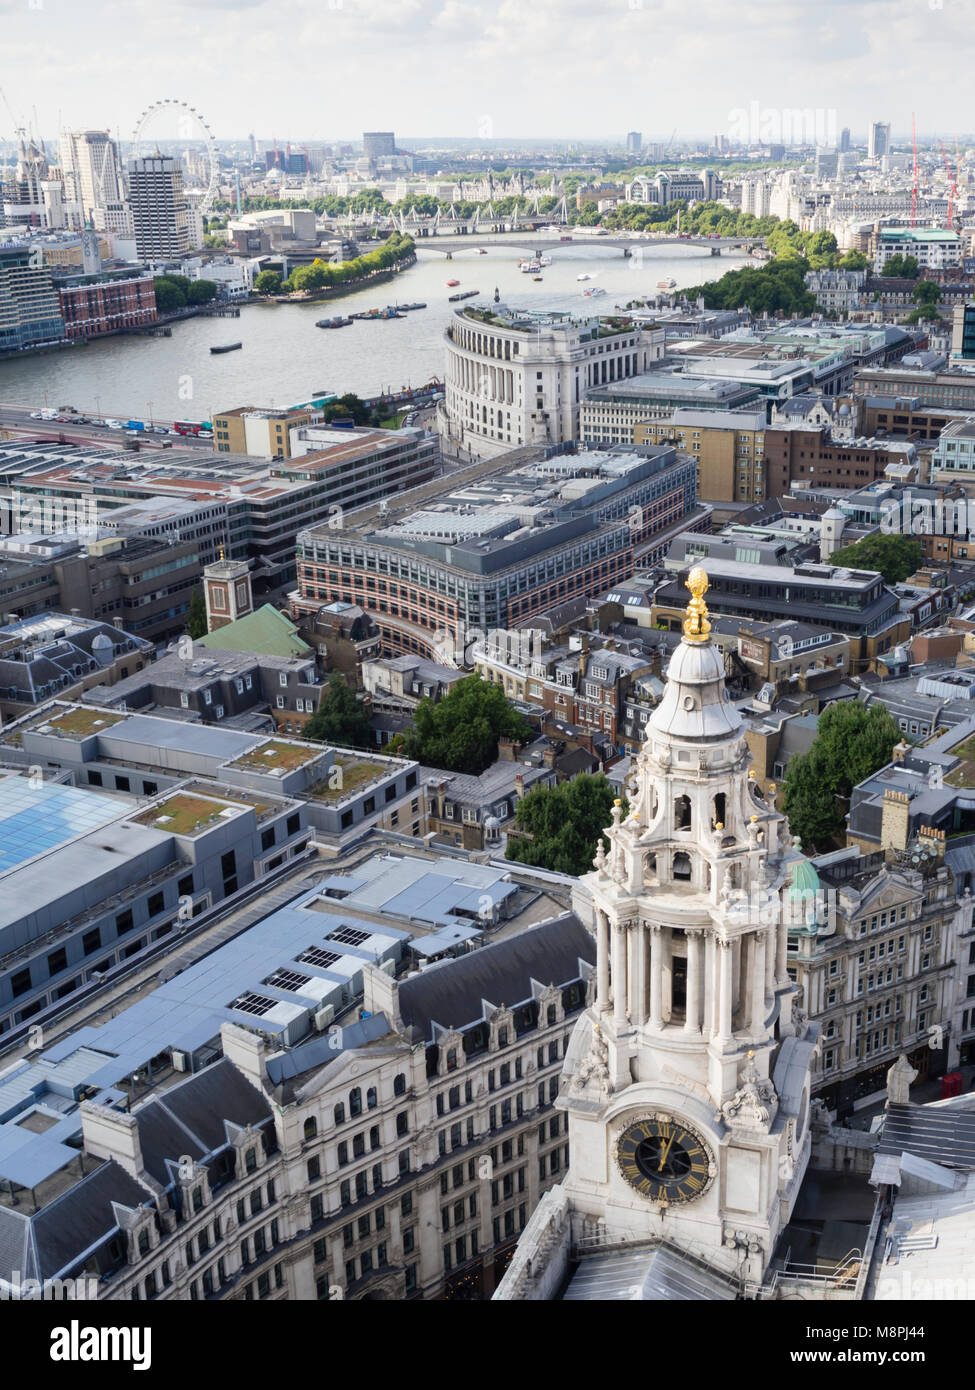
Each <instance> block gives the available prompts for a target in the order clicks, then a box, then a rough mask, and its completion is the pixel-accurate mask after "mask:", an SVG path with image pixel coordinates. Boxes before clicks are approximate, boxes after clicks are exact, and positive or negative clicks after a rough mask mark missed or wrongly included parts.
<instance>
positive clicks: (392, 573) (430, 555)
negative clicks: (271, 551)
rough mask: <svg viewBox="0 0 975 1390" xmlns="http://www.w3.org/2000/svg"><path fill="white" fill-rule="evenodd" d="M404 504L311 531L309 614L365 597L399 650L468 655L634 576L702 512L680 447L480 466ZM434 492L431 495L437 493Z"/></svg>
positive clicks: (301, 595)
mask: <svg viewBox="0 0 975 1390" xmlns="http://www.w3.org/2000/svg"><path fill="white" fill-rule="evenodd" d="M451 481H452V482H453V487H452V488H449V489H443V488H441V489H440V490H438V491H437V492H435V493H431V494H430V496H429V503H430V504H431V505H426V506H424V505H419V506H417V505H414V506H413V507H410V508H408V509H407V508H405V507H404V508H403V509H401V510H400V511H398V512H392V511H387V510H385V509H384V510H382V511H380V510H379V509H377V508H372V509H369V510H363V511H360V512H359V513H355V512H352V513H346V514H345V516H344V517H343V518H342V524H341V525H339V526H336V525H334V524H327V525H324V526H320V527H317V528H313V529H310V530H307V531H302V532H301V534H300V536H299V538H298V551H299V580H298V582H299V588H298V592H297V593H296V594H295V595H293V597H292V611H293V612H294V613H295V614H301V613H314V612H315V611H316V610H317V609H318V608H319V607H320V606H321V605H322V604H325V603H328V602H329V601H335V600H341V601H343V602H346V603H350V602H351V603H356V604H359V605H361V606H362V607H363V608H364V609H365V610H366V611H367V612H368V613H369V615H370V617H371V618H372V619H373V621H374V622H375V623H376V625H377V626H378V627H379V628H380V630H381V631H382V634H383V638H384V643H385V646H386V650H387V653H389V654H394V653H403V652H407V651H415V652H418V653H419V654H420V655H422V656H427V657H430V658H432V659H433V660H442V659H443V656H442V652H441V650H440V648H438V646H437V642H436V640H435V638H436V635H437V634H440V637H439V640H440V643H441V646H442V645H443V643H444V642H445V641H447V640H448V639H447V637H445V636H444V634H451V636H450V638H449V641H450V646H451V649H452V650H453V647H454V645H455V643H456V645H457V646H458V648H459V659H458V662H457V664H464V654H465V652H466V649H467V646H468V644H469V642H470V641H471V640H473V637H474V636H475V635H476V634H477V633H478V632H479V633H485V632H488V631H490V630H492V629H495V628H507V627H512V626H514V625H515V624H516V623H518V622H520V621H521V620H522V619H524V618H527V617H530V616H531V615H532V614H533V613H538V612H541V611H543V610H544V609H545V608H547V607H550V606H551V605H552V604H554V603H556V602H560V601H564V600H566V599H570V598H573V597H576V596H577V595H580V594H588V593H592V592H594V591H596V590H599V589H603V588H607V587H609V586H610V585H611V584H612V583H613V582H614V581H615V580H617V579H624V578H626V577H627V576H628V575H629V574H630V573H631V572H632V569H633V564H634V555H635V554H636V553H637V551H638V550H639V549H641V548H644V547H646V546H647V545H648V544H652V538H653V537H654V536H655V535H657V534H658V533H665V532H666V530H667V528H668V527H669V526H672V525H673V524H674V523H675V522H681V521H684V520H685V519H686V518H688V517H689V516H690V515H691V514H693V512H694V508H695V502H696V469H695V466H694V464H693V462H692V461H691V460H690V459H685V458H683V457H680V456H678V455H677V453H676V451H675V450H674V449H672V448H666V447H663V448H649V449H641V450H637V449H635V448H634V447H633V446H632V445H630V446H629V448H623V449H620V450H619V451H617V452H616V453H603V452H600V451H595V450H585V451H582V452H580V453H578V454H573V455H555V456H553V457H551V458H547V459H546V458H543V459H538V460H536V461H534V462H528V463H522V464H521V466H518V465H517V464H516V463H515V461H514V460H512V462H511V463H510V464H509V465H508V466H507V467H505V466H504V465H503V464H501V463H500V462H499V461H498V460H494V461H492V462H485V463H482V464H481V465H475V466H473V467H472V468H471V469H468V470H467V471H466V472H465V473H464V474H458V475H456V476H455V478H453V479H452V480H451ZM425 500H426V499H425Z"/></svg>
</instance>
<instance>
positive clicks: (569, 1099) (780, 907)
mask: <svg viewBox="0 0 975 1390" xmlns="http://www.w3.org/2000/svg"><path fill="white" fill-rule="evenodd" d="M687 587H688V588H689V589H690V591H691V594H692V598H691V602H690V604H689V605H688V608H687V614H686V617H685V619H684V624H683V637H682V640H681V642H680V643H679V644H678V646H677V647H676V649H675V651H674V654H673V656H672V658H671V661H670V666H669V669H668V671H667V683H666V687H665V691H664V695H663V698H662V699H661V701H660V704H659V705H658V706H657V708H656V709H655V710H654V712H653V714H652V716H651V718H650V720H649V721H648V724H647V731H646V738H645V741H644V744H643V747H642V749H641V750H640V752H639V753H638V754H637V755H636V757H635V758H634V762H633V766H632V769H631V772H630V774H629V778H628V783H627V787H626V794H627V805H626V807H625V808H624V806H623V804H622V802H620V801H618V802H617V803H616V805H615V807H614V809H613V818H612V825H611V826H610V827H609V828H608V830H607V832H606V837H605V838H606V841H607V842H608V849H607V848H606V846H605V845H604V844H603V843H602V842H600V847H599V849H598V851H597V854H596V859H595V861H594V869H593V872H592V873H589V874H586V875H584V876H583V877H582V878H581V879H580V880H579V882H578V886H577V889H576V892H575V894H574V907H575V909H576V911H577V913H578V914H579V915H580V916H581V917H582V918H583V919H584V920H585V921H587V922H588V924H589V925H590V927H591V929H592V931H593V934H594V936H595V938H596V979H595V996H594V998H593V1001H592V1004H591V1006H590V1007H589V1008H588V1009H587V1010H586V1011H585V1013H584V1014H583V1015H582V1017H581V1018H580V1020H579V1022H578V1024H577V1026H576V1029H575V1032H574V1033H573V1036H572V1039H571V1042H570V1046H569V1049H568V1053H567V1057H566V1062H565V1076H566V1080H565V1083H564V1085H563V1091H562V1096H561V1097H560V1100H559V1104H560V1106H561V1107H562V1108H564V1109H565V1110H567V1112H568V1116H569V1146H570V1167H569V1174H568V1176H567V1178H566V1181H565V1183H564V1191H565V1195H566V1198H567V1200H568V1203H569V1209H570V1213H571V1219H572V1224H573V1238H574V1239H575V1240H576V1241H577V1242H578V1241H580V1240H581V1241H583V1242H586V1241H587V1238H588V1243H590V1244H591V1245H592V1246H593V1247H596V1248H600V1247H601V1248H605V1247H607V1246H609V1247H611V1246H613V1245H614V1244H617V1243H623V1242H627V1243H628V1242H632V1241H633V1240H639V1239H641V1238H642V1239H644V1240H648V1241H649V1240H653V1239H656V1240H661V1241H666V1242H668V1243H669V1244H670V1245H671V1246H672V1247H674V1246H676V1247H678V1248H679V1249H680V1250H682V1251H685V1252H686V1253H688V1254H690V1255H693V1256H696V1257H697V1258H699V1259H703V1260H706V1261H707V1263H708V1264H709V1265H710V1266H711V1267H712V1268H716V1269H718V1270H721V1271H724V1272H727V1273H728V1274H730V1275H735V1276H737V1277H738V1278H746V1279H749V1280H754V1281H760V1280H761V1279H762V1276H763V1275H764V1273H765V1270H766V1269H767V1267H768V1263H769V1260H770V1259H771V1256H772V1253H773V1250H774V1247H775V1245H776V1242H777V1239H778V1236H779V1234H780V1232H781V1231H782V1228H783V1227H784V1226H785V1225H786V1224H787V1222H788V1220H789V1217H790V1214H791V1211H792V1207H793V1204H794V1201H795V1197H796V1194H797V1192H798V1188H799V1184H800V1183H801V1180H802V1176H803V1173H804V1171H805V1167H806V1164H807V1161H808V1156H809V1147H810V1134H809V1111H810V1105H809V1087H810V1077H809V1067H810V1061H811V1058H812V1053H813V1050H814V1048H815V1046H816V1032H815V1027H814V1026H812V1025H810V1024H809V1023H808V1022H807V1021H806V1020H805V1018H804V1016H803V1015H802V1014H801V1013H800V1012H799V1011H798V1009H797V1007H796V1006H795V1003H794V999H795V986H794V985H793V983H792V981H791V980H790V978H789V975H788V973H787V969H786V951H787V934H788V930H789V925H790V918H791V916H792V914H793V913H794V910H795V905H794V903H792V900H791V898H790V893H792V894H793V896H794V887H793V888H792V889H790V883H792V884H793V885H794V883H795V881H796V879H795V877H794V876H792V877H791V878H790V868H791V867H792V866H793V865H794V864H795V865H798V863H799V862H800V861H799V856H798V850H797V849H796V848H794V847H793V846H792V842H791V840H790V838H789V835H788V831H787V826H786V822H785V818H784V817H783V816H782V814H781V813H780V812H779V811H777V810H776V808H775V805H774V801H773V799H772V797H771V795H770V796H768V797H766V796H763V794H762V792H761V791H760V789H759V787H758V785H757V783H756V781H755V778H754V776H753V775H752V774H750V772H749V762H750V754H749V751H748V747H747V744H746V741H745V737H744V728H743V724H742V718H741V715H740V714H739V712H738V710H737V709H736V708H735V706H734V704H733V703H732V702H731V700H730V698H729V694H728V692H727V690H726V688H725V681H724V663H723V660H722V657H721V654H720V653H719V652H718V650H717V649H716V648H715V646H714V645H713V643H712V642H711V638H710V623H709V621H708V614H707V607H706V605H705V603H704V593H705V591H706V589H707V575H706V574H705V573H704V571H703V570H702V569H699V568H696V569H694V570H692V571H691V573H690V575H689V577H688V580H687Z"/></svg>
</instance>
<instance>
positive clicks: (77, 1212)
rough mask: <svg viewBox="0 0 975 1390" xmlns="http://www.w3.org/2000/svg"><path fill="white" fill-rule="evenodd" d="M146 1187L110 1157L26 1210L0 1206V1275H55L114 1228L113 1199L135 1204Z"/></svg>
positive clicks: (145, 1194)
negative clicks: (60, 1191)
mask: <svg viewBox="0 0 975 1390" xmlns="http://www.w3.org/2000/svg"><path fill="white" fill-rule="evenodd" d="M149 1200H150V1193H149V1192H148V1191H147V1190H146V1188H144V1187H143V1186H142V1185H141V1183H138V1182H136V1180H135V1178H133V1177H131V1176H130V1175H129V1174H128V1173H127V1172H126V1171H125V1169H124V1168H121V1167H120V1166H119V1165H118V1164H117V1163H116V1162H115V1161H114V1160H109V1162H107V1163H103V1164H101V1166H100V1167H98V1168H96V1170H95V1171H94V1172H93V1173H89V1174H88V1175H87V1177H84V1178H81V1179H79V1181H78V1182H77V1183H76V1184H75V1186H74V1187H72V1188H70V1189H69V1190H68V1191H67V1192H64V1193H63V1194H62V1195H61V1196H59V1197H57V1198H55V1200H54V1201H53V1202H50V1203H49V1204H48V1205H47V1206H46V1207H44V1209H43V1210H42V1211H39V1212H36V1213H34V1214H28V1213H26V1212H23V1211H15V1210H12V1209H11V1208H9V1207H0V1279H6V1280H7V1281H8V1282H11V1281H12V1279H13V1277H14V1276H15V1275H17V1274H19V1277H20V1278H21V1279H53V1278H55V1277H56V1276H57V1275H58V1274H61V1273H63V1272H65V1271H69V1270H71V1269H72V1267H73V1266H74V1265H75V1264H76V1263H77V1262H78V1261H79V1260H80V1259H81V1257H82V1256H83V1255H84V1254H85V1252H86V1251H88V1250H90V1249H91V1248H92V1247H93V1246H96V1245H99V1244H101V1242H102V1241H105V1240H107V1239H108V1238H109V1237H110V1236H111V1235H112V1233H113V1232H114V1231H116V1230H117V1229H118V1221H117V1219H116V1216H115V1212H114V1211H113V1209H112V1203H113V1202H118V1203H120V1204H121V1205H123V1206H126V1207H138V1206H140V1205H141V1204H142V1203H143V1202H147V1201H149Z"/></svg>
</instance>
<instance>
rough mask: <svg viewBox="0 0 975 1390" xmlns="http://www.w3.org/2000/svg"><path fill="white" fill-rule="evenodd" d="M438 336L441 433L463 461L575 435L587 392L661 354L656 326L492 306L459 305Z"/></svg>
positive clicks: (628, 374)
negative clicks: (443, 353)
mask: <svg viewBox="0 0 975 1390" xmlns="http://www.w3.org/2000/svg"><path fill="white" fill-rule="evenodd" d="M444 336H445V341H446V349H447V363H446V371H445V376H444V392H445V399H444V401H443V402H442V403H441V405H440V407H439V412H440V427H441V433H442V434H443V435H444V436H445V437H446V438H447V439H448V440H449V441H450V442H451V443H452V444H453V445H455V446H456V447H458V448H460V449H461V450H463V451H464V452H466V453H468V454H469V455H470V456H471V457H472V458H488V457H491V456H493V455H497V454H501V453H504V452H505V451H506V450H509V449H513V448H517V447H518V446H520V445H551V444H561V443H564V442H567V441H569V440H575V439H579V438H580V437H581V436H580V406H581V403H582V401H583V400H584V398H585V396H586V393H587V391H589V390H590V389H591V388H592V387H595V386H598V385H600V384H605V383H607V382H620V381H623V380H625V379H626V378H629V377H635V376H637V375H639V374H640V373H642V372H646V371H647V369H648V367H649V366H650V365H651V364H652V363H653V362H655V361H658V360H659V359H660V358H661V357H662V356H663V353H664V333H663V329H659V328H655V327H652V326H646V327H644V326H641V325H639V324H637V323H635V322H634V321H633V320H632V319H629V318H615V319H600V318H597V317H592V318H586V319H576V318H573V317H572V316H571V315H569V314H562V313H535V312H532V311H529V310H525V311H509V310H507V309H505V308H504V307H503V306H501V305H498V306H497V307H496V308H495V309H485V308H475V309H458V310H457V311H456V313H455V314H454V315H453V316H452V319H451V322H450V324H449V325H448V327H447V330H446V333H445V335H444ZM631 438H632V436H631Z"/></svg>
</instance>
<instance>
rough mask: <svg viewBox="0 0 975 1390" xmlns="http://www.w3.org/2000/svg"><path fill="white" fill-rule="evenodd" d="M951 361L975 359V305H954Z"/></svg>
mask: <svg viewBox="0 0 975 1390" xmlns="http://www.w3.org/2000/svg"><path fill="white" fill-rule="evenodd" d="M951 356H952V359H961V360H963V361H971V360H972V359H973V358H975V303H966V304H956V305H955V306H954V310H953V314H952V324H951Z"/></svg>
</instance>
